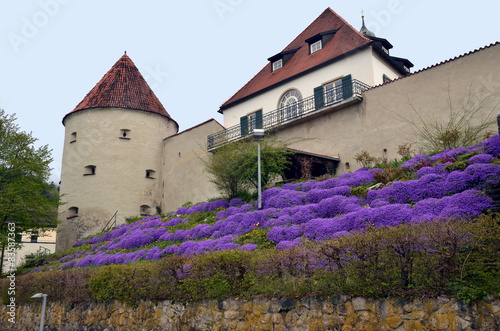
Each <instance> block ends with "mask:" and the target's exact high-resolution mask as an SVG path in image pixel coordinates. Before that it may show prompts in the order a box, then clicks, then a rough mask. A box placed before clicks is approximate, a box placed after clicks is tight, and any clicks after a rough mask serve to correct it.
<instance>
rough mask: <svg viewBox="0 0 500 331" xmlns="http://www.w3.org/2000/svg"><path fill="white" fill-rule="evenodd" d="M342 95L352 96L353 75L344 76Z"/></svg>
mask: <svg viewBox="0 0 500 331" xmlns="http://www.w3.org/2000/svg"><path fill="white" fill-rule="evenodd" d="M342 96H343V98H344V99H346V98H350V97H352V77H351V75H347V76H344V77H342Z"/></svg>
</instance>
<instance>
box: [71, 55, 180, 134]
mask: <svg viewBox="0 0 500 331" xmlns="http://www.w3.org/2000/svg"><path fill="white" fill-rule="evenodd" d="M93 108H126V109H134V110H141V111H146V112H151V113H156V114H159V115H162V116H165V117H168V118H169V119H171V120H172V121H173V119H172V118H171V117H170V115H169V114H168V113H167V111H166V110H165V108H164V107H163V105H162V104H161V102H160V100H158V98H157V97H156V95H155V94H154V92H153V90H151V88H150V87H149V85H148V83H147V82H146V80H145V79H144V77H143V76H142V74H141V73H140V72H139V69H137V67H136V66H135V64H134V62H132V60H131V59H130V58H129V57H128V56H127V54H124V55H123V56H122V57H121V58H120V59H119V60H118V61H117V62H116V63H115V64H114V65H113V67H111V69H110V70H109V71H108V72H107V73H106V74H105V75H104V77H102V79H101V80H100V81H99V82H98V83H97V84H96V85H95V86H94V88H93V89H92V90H91V91H90V92H89V93H88V94H87V95H86V96H85V98H84V99H83V100H82V101H81V102H80V103H79V104H78V106H76V108H75V109H73V110H72V111H71V112H70V113H69V114H67V115H66V116H68V115H70V114H72V113H75V112H77V111H80V110H84V109H93ZM66 116H65V117H64V118H66ZM174 122H175V121H174ZM63 123H64V119H63ZM176 124H177V123H176ZM177 127H178V125H177Z"/></svg>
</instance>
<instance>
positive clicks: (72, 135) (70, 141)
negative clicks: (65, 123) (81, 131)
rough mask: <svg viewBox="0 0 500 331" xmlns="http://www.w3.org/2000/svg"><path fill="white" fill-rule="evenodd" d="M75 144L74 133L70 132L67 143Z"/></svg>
mask: <svg viewBox="0 0 500 331" xmlns="http://www.w3.org/2000/svg"><path fill="white" fill-rule="evenodd" d="M74 142H76V132H72V133H71V136H70V137H69V143H70V144H72V143H74Z"/></svg>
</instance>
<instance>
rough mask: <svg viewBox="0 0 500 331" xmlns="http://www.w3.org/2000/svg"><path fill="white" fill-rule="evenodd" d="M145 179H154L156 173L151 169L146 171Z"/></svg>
mask: <svg viewBox="0 0 500 331" xmlns="http://www.w3.org/2000/svg"><path fill="white" fill-rule="evenodd" d="M146 178H150V179H155V178H156V171H154V170H152V169H148V170H146Z"/></svg>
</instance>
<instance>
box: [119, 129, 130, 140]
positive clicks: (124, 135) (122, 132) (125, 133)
mask: <svg viewBox="0 0 500 331" xmlns="http://www.w3.org/2000/svg"><path fill="white" fill-rule="evenodd" d="M120 139H125V140H130V130H129V129H121V130H120Z"/></svg>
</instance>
